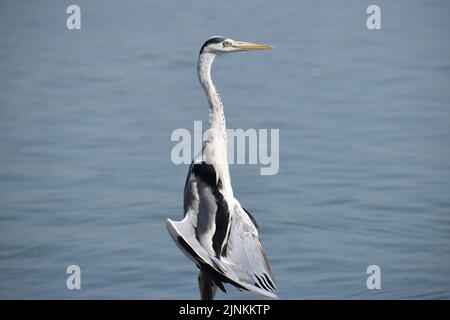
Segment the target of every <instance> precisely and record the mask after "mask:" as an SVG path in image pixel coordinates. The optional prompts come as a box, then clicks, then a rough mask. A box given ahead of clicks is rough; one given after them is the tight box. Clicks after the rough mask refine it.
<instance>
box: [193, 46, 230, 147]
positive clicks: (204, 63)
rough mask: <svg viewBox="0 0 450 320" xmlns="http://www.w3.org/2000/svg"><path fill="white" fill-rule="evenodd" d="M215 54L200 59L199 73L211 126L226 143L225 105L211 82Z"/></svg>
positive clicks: (208, 54) (203, 55)
mask: <svg viewBox="0 0 450 320" xmlns="http://www.w3.org/2000/svg"><path fill="white" fill-rule="evenodd" d="M215 57H216V55H215V54H213V53H209V52H204V53H202V54H201V55H200V56H199V58H198V66H197V73H198V79H199V81H200V83H201V85H202V87H203V89H204V90H205V93H206V97H207V98H208V103H209V107H210V110H211V113H210V119H209V120H210V125H211V128H212V129H214V130H218V131H219V133H220V134H221V135H223V137H224V138H225V142H226V128H227V127H226V123H225V115H224V112H223V104H222V101H221V100H220V96H219V92H218V91H217V90H216V87H215V86H214V84H213V82H212V80H211V65H212V63H213V62H214V58H215Z"/></svg>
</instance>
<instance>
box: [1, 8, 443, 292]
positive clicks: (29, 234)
mask: <svg viewBox="0 0 450 320" xmlns="http://www.w3.org/2000/svg"><path fill="white" fill-rule="evenodd" d="M77 3H78V4H80V6H81V9H82V30H80V31H68V30H67V29H66V27H65V19H66V17H67V15H66V13H65V9H66V7H67V6H68V5H69V4H72V2H69V1H56V0H54V1H0V223H1V224H0V248H1V249H0V298H44V299H46V298H63V299H76V298H95V299H103V298H112V299H116V298H117V299H118V298H124V299H157V298H163V299H171V298H174V299H183V298H197V297H198V292H197V269H196V268H195V266H194V265H193V264H192V263H190V262H189V261H188V260H187V259H186V258H185V257H184V256H183V255H182V254H181V252H180V251H178V249H177V248H176V246H175V245H174V243H173V242H172V240H171V238H170V237H169V236H168V233H167V231H166V227H165V219H166V218H168V217H170V218H174V219H175V218H177V217H181V216H182V190H183V184H184V179H185V174H186V171H187V166H184V165H181V166H176V165H174V164H173V163H172V162H171V160H170V151H171V148H172V147H173V145H174V143H172V142H171V141H170V135H171V133H172V131H173V130H174V129H176V128H187V129H190V130H192V128H193V121H194V120H207V110H208V109H207V104H206V99H205V97H204V96H203V92H202V91H201V88H200V86H199V84H198V83H197V79H196V73H195V72H196V69H195V68H196V58H197V53H198V50H199V48H200V46H201V44H202V43H203V41H204V40H205V39H207V38H208V37H210V36H212V35H217V34H218V35H225V36H228V37H231V38H234V39H239V40H248V41H257V42H263V43H271V44H274V45H276V46H277V48H276V49H275V50H272V51H270V52H258V53H243V54H234V55H229V56H226V57H220V58H219V59H218V60H217V61H216V63H215V66H214V74H213V77H214V80H215V82H216V84H217V86H218V88H219V90H220V92H221V95H222V99H223V101H224V104H225V108H226V115H227V120H228V125H229V127H231V128H279V129H280V171H279V173H278V174H277V175H275V176H260V175H259V166H256V165H240V166H238V165H234V166H232V167H231V175H232V179H233V185H234V189H235V193H236V195H237V197H238V199H240V200H241V202H242V203H243V205H244V206H246V207H247V208H248V209H249V210H250V211H251V212H253V214H254V215H255V217H256V218H257V220H258V222H259V224H260V225H261V231H260V233H261V238H262V240H263V242H264V245H265V246H266V249H267V252H268V255H269V258H270V260H271V264H272V268H273V269H274V273H275V275H276V278H277V280H278V282H279V287H280V297H281V298H283V299H295V298H300V299H309V298H327V299H328V298H331V299H334V298H344V299H359V298H369V299H379V298H395V299H396V298H450V145H449V143H450V44H449V41H448V39H449V38H448V35H449V32H450V19H449V18H448V15H449V14H450V2H449V1H444V0H442V1H378V4H380V5H381V8H382V27H383V30H380V31H368V30H367V29H366V27H365V20H366V17H367V15H366V14H365V10H366V8H367V6H368V5H369V4H371V3H372V2H371V1H356V0H355V1H331V0H330V1H306V0H305V1H284V2H283V5H280V4H278V5H275V4H274V3H273V1H258V4H256V2H254V3H252V4H250V3H242V2H241V1H227V3H213V2H212V1H196V2H195V3H188V2H186V1H170V2H169V1H166V2H162V1H158V2H157V1H132V2H131V1H117V2H115V3H112V2H110V1H100V0H98V1H77ZM70 264H77V265H79V266H80V267H81V269H82V290H80V291H69V290H67V289H66V288H65V280H66V276H67V275H66V274H65V269H66V267H67V266H68V265H70ZM371 264H377V265H379V266H380V267H381V270H382V290H380V291H369V290H367V288H366V278H367V275H366V268H367V266H368V265H371ZM219 298H222V299H226V298H257V297H256V296H254V295H252V294H248V293H246V294H244V293H239V292H238V291H237V290H234V289H233V288H229V294H228V295H224V294H219Z"/></svg>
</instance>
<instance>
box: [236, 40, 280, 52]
mask: <svg viewBox="0 0 450 320" xmlns="http://www.w3.org/2000/svg"><path fill="white" fill-rule="evenodd" d="M233 47H235V48H238V49H241V50H246V51H249V50H269V49H272V48H273V47H272V46H269V45H268V44H258V43H251V42H242V41H239V42H236V44H235V45H233Z"/></svg>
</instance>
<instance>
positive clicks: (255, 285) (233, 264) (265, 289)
mask: <svg viewBox="0 0 450 320" xmlns="http://www.w3.org/2000/svg"><path fill="white" fill-rule="evenodd" d="M253 221H254V219H253V217H252V216H251V215H249V214H248V212H246V211H245V210H244V209H243V208H242V207H241V206H240V205H238V204H236V205H235V206H234V207H233V215H232V219H231V227H230V235H229V238H228V243H227V251H226V258H225V261H226V262H227V263H226V264H227V269H228V270H229V273H230V274H231V276H232V277H233V278H237V282H238V283H240V284H245V285H244V287H246V288H247V289H249V290H251V291H254V292H256V293H259V294H263V295H265V296H269V297H273V298H276V297H277V296H276V291H277V285H276V282H275V279H274V276H273V273H272V270H271V268H270V265H269V261H268V259H267V256H266V253H265V250H264V247H263V246H262V244H261V242H260V241H259V235H258V230H257V227H256V225H255V223H254V222H253Z"/></svg>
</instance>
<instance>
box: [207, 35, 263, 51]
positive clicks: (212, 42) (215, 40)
mask: <svg viewBox="0 0 450 320" xmlns="http://www.w3.org/2000/svg"><path fill="white" fill-rule="evenodd" d="M268 49H272V46H269V45H267V44H258V43H252V42H244V41H235V40H233V39H229V38H224V37H218V36H216V37H212V38H209V39H208V40H206V42H205V43H204V44H203V46H202V48H201V50H200V54H202V53H204V52H209V53H213V54H222V53H229V52H238V51H251V50H268Z"/></svg>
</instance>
